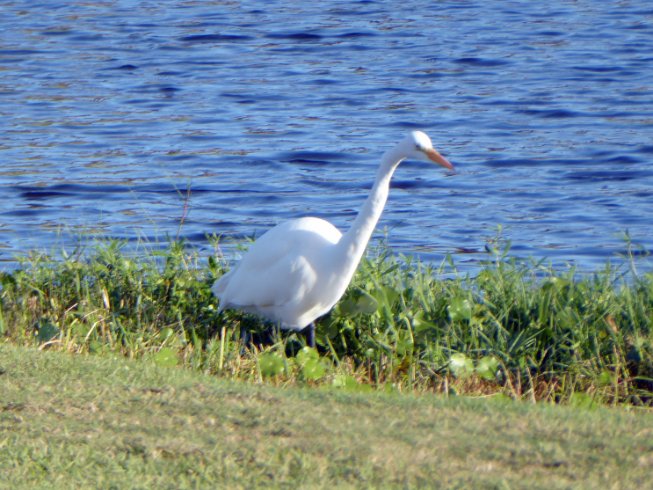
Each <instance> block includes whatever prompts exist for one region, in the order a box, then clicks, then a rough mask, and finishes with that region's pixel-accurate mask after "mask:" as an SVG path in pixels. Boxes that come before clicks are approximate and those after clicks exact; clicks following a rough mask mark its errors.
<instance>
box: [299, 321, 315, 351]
mask: <svg viewBox="0 0 653 490" xmlns="http://www.w3.org/2000/svg"><path fill="white" fill-rule="evenodd" d="M302 334H303V335H304V338H306V345H308V346H309V347H315V323H311V324H310V325H309V326H308V327H306V328H304V329H303V330H302Z"/></svg>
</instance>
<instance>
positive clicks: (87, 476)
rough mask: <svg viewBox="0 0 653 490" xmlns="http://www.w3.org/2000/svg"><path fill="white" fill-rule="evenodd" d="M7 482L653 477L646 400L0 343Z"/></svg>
mask: <svg viewBox="0 0 653 490" xmlns="http://www.w3.org/2000/svg"><path fill="white" fill-rule="evenodd" d="M0 488H12V489H14V488H120V489H123V488H529V489H530V488H547V489H553V488H611V489H620V488H623V489H632V488H653V413H652V412H651V411H647V410H644V409H634V408H632V407H631V408H629V409H628V408H594V409H586V408H575V407H569V406H554V405H550V404H538V405H531V404H527V403H524V402H513V401H510V400H507V399H506V398H501V399H497V398H482V399H479V398H464V397H448V398H447V397H444V396H442V395H439V396H434V395H421V396H412V395H409V394H383V393H351V392H346V391H340V390H339V389H336V388H333V389H328V388H324V387H321V388H310V387H306V388H298V387H279V386H277V387H274V386H260V385H252V384H246V383H243V382H234V381H229V380H222V379H218V378H216V377H213V376H208V375H204V374H201V373H198V372H193V371H190V370H185V369H181V368H164V367H160V366H156V365H155V364H154V363H151V362H147V361H131V360H127V359H124V358H113V357H108V356H82V355H72V354H67V353H62V352H47V351H39V350H36V349H27V348H22V347H15V346H12V345H9V344H3V345H0Z"/></svg>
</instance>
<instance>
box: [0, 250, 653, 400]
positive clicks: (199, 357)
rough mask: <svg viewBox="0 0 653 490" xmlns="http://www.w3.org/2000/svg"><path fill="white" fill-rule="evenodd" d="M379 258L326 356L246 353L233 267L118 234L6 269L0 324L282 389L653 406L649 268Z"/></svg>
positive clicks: (344, 304) (346, 306) (338, 319)
mask: <svg viewBox="0 0 653 490" xmlns="http://www.w3.org/2000/svg"><path fill="white" fill-rule="evenodd" d="M371 255H372V258H371V259H367V260H365V261H364V262H363V264H362V265H361V268H360V271H359V272H358V273H357V275H356V277H355V280H354V283H353V284H352V286H351V287H350V288H349V290H348V292H347V294H346V296H345V298H344V299H343V300H342V301H341V302H340V303H339V304H338V305H337V307H336V308H335V309H334V311H333V312H332V313H331V314H329V315H328V316H326V317H324V318H322V319H321V320H320V321H319V322H318V326H317V341H318V344H319V354H318V353H317V352H315V351H311V350H301V351H299V354H298V355H292V356H290V355H287V353H288V352H289V351H294V352H297V351H298V349H299V348H300V347H301V345H298V342H299V340H296V339H295V338H294V337H292V336H291V337H289V338H288V337H287V338H285V339H284V340H283V342H280V343H278V344H277V345H275V346H271V347H266V348H264V349H263V351H262V352H256V351H255V352H248V353H245V354H244V355H243V354H242V349H241V347H242V346H241V345H240V344H239V341H238V340H239V330H240V327H241V325H245V326H247V327H248V328H253V329H255V330H256V329H259V328H262V327H261V326H260V325H258V323H257V322H256V320H254V319H251V318H247V317H243V316H242V315H240V314H238V313H235V312H226V313H223V314H220V315H219V314H217V311H216V303H215V299H214V298H213V297H212V296H211V293H210V290H209V287H210V285H211V284H212V282H213V281H214V280H215V278H216V277H219V275H220V274H222V272H223V264H222V263H220V262H219V261H216V260H214V259H210V260H208V261H206V260H204V259H200V258H198V256H197V254H196V253H194V252H193V251H188V250H186V249H185V248H184V246H183V245H182V244H179V243H173V244H171V245H170V246H169V247H168V248H166V249H164V250H158V251H150V252H147V253H145V252H144V253H141V254H139V256H138V257H139V258H134V257H132V256H129V255H127V254H125V253H123V251H122V245H121V243H119V242H111V243H107V244H104V245H100V246H97V247H96V248H94V249H93V250H90V251H89V250H86V251H85V252H84V253H83V254H82V253H77V254H75V253H73V254H70V255H64V256H63V257H55V258H53V257H49V256H46V255H33V256H32V257H30V258H29V259H28V260H25V261H24V263H23V264H22V266H21V267H20V268H19V269H18V270H16V271H14V272H11V273H4V274H2V276H1V277H0V284H1V286H2V289H1V291H0V333H1V334H2V336H3V338H4V339H5V340H8V341H10V342H12V343H15V344H18V345H33V346H39V347H41V348H42V349H57V350H65V351H69V352H77V353H86V352H91V353H119V354H121V355H124V356H126V357H130V358H151V359H153V360H154V361H155V362H157V363H158V364H159V365H162V366H173V365H184V366H187V367H190V368H192V369H196V370H199V371H202V372H205V373H211V374H216V375H219V376H222V377H227V378H236V379H242V380H254V381H259V380H262V379H263V378H267V379H268V380H269V381H270V382H271V383H274V384H288V383H296V384H312V385H336V386H341V387H344V388H346V389H350V390H368V389H380V390H384V391H404V392H405V391H417V392H438V393H447V394H454V395H455V394H462V393H468V394H498V395H501V396H508V397H511V398H517V399H526V400H531V401H534V400H548V401H555V402H570V403H572V404H577V405H578V404H579V405H592V404H596V403H599V404H621V403H626V404H632V405H651V404H653V399H652V395H651V391H653V275H652V274H644V275H637V274H636V273H635V272H634V270H631V269H628V268H624V269H622V270H614V269H611V268H610V267H607V266H606V268H605V269H604V270H602V271H597V272H596V273H595V274H591V275H582V276H581V275H578V274H576V273H575V272H574V271H573V270H567V271H563V272H560V271H556V270H553V269H550V268H548V267H546V266H544V265H542V264H538V263H533V262H519V261H515V260H508V259H506V258H505V257H502V256H500V255H497V256H495V257H494V260H493V261H492V262H491V263H490V264H488V265H487V266H486V267H485V268H484V269H482V270H481V271H480V272H479V273H478V274H477V275H475V276H474V277H464V276H462V275H460V274H456V273H454V272H453V271H452V270H451V269H447V270H446V271H443V270H435V269H433V268H432V267H430V266H425V265H422V264H419V263H416V262H414V261H412V260H411V259H410V258H406V257H395V256H392V255H389V254H387V253H384V252H380V253H377V254H371ZM443 272H446V274H443ZM442 277H447V279H442Z"/></svg>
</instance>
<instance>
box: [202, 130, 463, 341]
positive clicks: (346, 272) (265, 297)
mask: <svg viewBox="0 0 653 490" xmlns="http://www.w3.org/2000/svg"><path fill="white" fill-rule="evenodd" d="M407 158H410V159H416V160H425V161H432V162H435V163H437V164H439V165H441V166H443V167H445V168H447V169H449V170H453V165H451V163H449V161H448V160H447V159H446V158H444V157H443V156H442V155H440V153H438V152H437V151H436V150H435V149H434V148H433V145H432V144H431V140H430V139H429V137H428V136H427V135H426V134H424V133H422V132H421V131H412V132H411V133H410V134H409V135H408V136H407V137H406V138H404V139H403V140H402V141H401V142H400V143H399V144H398V145H396V146H395V147H394V148H392V149H390V150H388V151H387V152H385V153H384V154H383V157H382V158H381V164H380V165H379V169H378V172H377V175H376V180H375V181H374V185H373V187H372V190H371V192H370V195H369V197H368V198H367V200H366V201H365V203H364V204H363V207H362V208H361V210H360V211H359V213H358V216H357V217H356V219H355V220H354V222H353V224H352V225H351V228H350V229H349V230H348V231H347V232H346V233H345V234H342V233H341V232H340V231H338V229H337V228H336V227H335V226H333V225H332V224H331V223H329V222H328V221H325V220H323V219H320V218H313V217H306V218H298V219H292V220H289V221H286V222H284V223H281V224H279V225H277V226H275V227H274V228H272V229H270V230H269V231H267V232H266V233H264V234H263V235H262V236H261V237H260V238H259V239H258V240H256V241H255V242H254V243H253V244H252V246H251V247H250V248H249V250H248V251H247V253H245V255H244V256H243V258H242V259H241V260H240V262H239V263H238V264H237V265H236V266H235V267H234V268H233V269H231V270H230V271H229V272H227V273H226V274H224V275H223V276H222V277H220V278H219V279H218V280H217V281H216V282H215V284H214V285H213V287H212V291H213V294H215V296H217V298H218V299H219V300H220V305H219V311H222V310H224V309H226V308H232V309H238V310H241V311H243V312H246V313H253V314H255V315H258V316H260V317H263V318H264V319H267V320H269V321H271V322H273V323H275V324H277V325H278V326H279V327H280V328H281V329H284V330H294V331H303V333H304V334H305V335H306V339H307V343H308V345H310V346H312V347H314V346H315V324H314V323H313V322H314V321H315V319H317V318H319V317H320V316H322V315H324V314H326V313H327V312H328V311H329V310H331V308H333V306H334V305H335V304H336V302H337V301H338V300H339V299H340V298H341V297H342V295H343V294H344V293H345V290H346V289H347V286H348V285H349V282H350V281H351V278H352V277H353V275H354V272H355V271H356V268H357V267H358V264H359V262H360V260H361V257H362V256H363V253H364V252H365V248H366V247H367V243H368V241H369V239H370V236H371V235H372V232H373V231H374V228H375V226H376V223H377V222H378V220H379V217H380V216H381V213H382V212H383V207H384V206H385V203H386V200H387V198H388V192H389V189H390V179H391V177H392V174H393V173H394V171H395V169H396V168H397V166H398V165H399V164H400V163H401V162H402V161H403V160H405V159H407Z"/></svg>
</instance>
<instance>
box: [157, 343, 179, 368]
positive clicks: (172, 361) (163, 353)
mask: <svg viewBox="0 0 653 490" xmlns="http://www.w3.org/2000/svg"><path fill="white" fill-rule="evenodd" d="M153 359H154V362H155V363H156V364H157V365H158V366H162V367H174V366H176V365H177V364H178V362H179V360H178V359H177V354H176V353H175V351H174V350H172V349H170V348H168V347H164V348H162V349H161V350H159V352H157V353H156V354H154V356H153Z"/></svg>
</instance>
